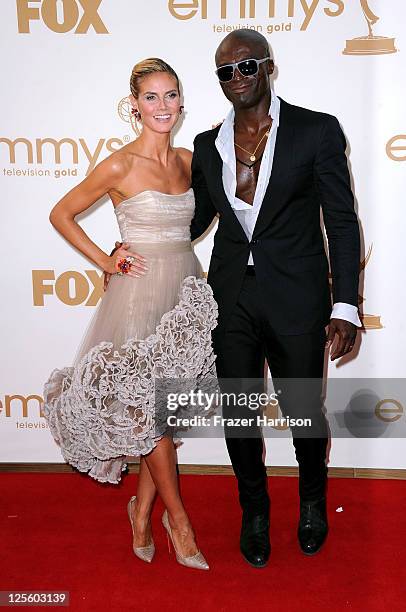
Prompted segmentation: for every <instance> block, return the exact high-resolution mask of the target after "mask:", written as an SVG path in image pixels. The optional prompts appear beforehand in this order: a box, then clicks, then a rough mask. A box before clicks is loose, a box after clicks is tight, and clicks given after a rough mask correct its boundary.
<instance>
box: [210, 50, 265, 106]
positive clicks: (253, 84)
mask: <svg viewBox="0 0 406 612" xmlns="http://www.w3.org/2000/svg"><path fill="white" fill-rule="evenodd" d="M267 55H268V53H267V52H266V51H265V49H263V47H262V45H259V44H258V43H256V42H252V41H248V40H242V39H238V38H235V39H233V38H229V39H227V40H225V41H224V42H223V43H222V44H221V45H220V47H219V48H218V50H217V53H216V66H217V68H219V67H220V66H224V65H226V64H233V63H234V62H241V61H243V60H246V59H251V58H255V59H262V58H264V57H267ZM273 66H274V65H273V61H272V60H268V61H267V62H263V63H262V64H260V65H259V66H258V68H259V69H258V72H257V74H255V75H254V76H248V77H246V76H243V75H242V74H241V73H240V72H239V71H238V69H237V68H236V69H235V71H234V77H233V78H232V80H231V81H227V82H226V83H221V82H220V85H221V88H222V90H223V92H224V95H225V96H226V98H227V99H228V100H230V102H231V103H232V105H233V106H234V108H250V107H252V106H255V105H256V104H258V102H259V101H260V100H261V99H262V98H263V97H264V96H267V95H269V92H270V85H269V78H268V75H269V74H271V73H272V72H273Z"/></svg>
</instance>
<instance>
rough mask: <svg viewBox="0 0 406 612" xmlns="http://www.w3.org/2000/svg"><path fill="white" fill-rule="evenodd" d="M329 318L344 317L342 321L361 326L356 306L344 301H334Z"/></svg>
mask: <svg viewBox="0 0 406 612" xmlns="http://www.w3.org/2000/svg"><path fill="white" fill-rule="evenodd" d="M330 319H344V321H349V322H350V323H353V324H354V325H356V326H357V327H362V323H361V321H360V319H359V316H358V308H357V307H356V306H353V305H352V304H346V303H345V302H336V303H335V304H334V305H333V310H332V312H331V317H330Z"/></svg>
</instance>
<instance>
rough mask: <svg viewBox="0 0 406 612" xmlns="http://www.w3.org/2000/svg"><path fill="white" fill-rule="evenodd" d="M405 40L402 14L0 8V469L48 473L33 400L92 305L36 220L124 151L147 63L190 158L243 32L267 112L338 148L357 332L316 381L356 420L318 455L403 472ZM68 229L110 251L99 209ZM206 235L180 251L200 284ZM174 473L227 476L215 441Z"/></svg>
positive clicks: (343, 5) (72, 260) (186, 452)
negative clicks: (330, 129)
mask: <svg viewBox="0 0 406 612" xmlns="http://www.w3.org/2000/svg"><path fill="white" fill-rule="evenodd" d="M405 24H406V4H405V2H404V1H403V0H390V1H385V2H384V1H379V0H368V1H367V0H169V1H167V0H2V2H1V3H0V31H1V41H2V43H1V44H2V53H1V58H0V62H1V75H2V96H1V99H0V109H1V113H0V121H1V126H0V181H1V234H2V238H1V259H0V262H1V267H2V270H1V272H2V274H1V289H2V298H1V304H0V308H1V318H0V323H1V329H2V333H1V380H0V461H1V462H61V463H62V462H63V458H62V456H61V454H60V451H59V448H58V447H57V446H56V445H55V443H54V441H53V439H52V436H51V434H50V432H49V430H48V428H47V424H46V421H45V419H44V418H43V416H42V414H41V401H42V391H43V384H44V382H45V380H46V379H47V378H48V376H49V374H50V372H51V371H52V370H53V369H54V368H62V367H64V366H69V365H71V362H72V360H73V357H74V355H75V352H76V349H77V346H78V344H79V342H80V340H81V338H82V336H83V333H84V331H85V329H86V326H87V323H88V321H89V320H90V317H91V316H92V314H93V313H94V309H95V308H97V305H98V304H99V301H100V300H101V299H102V296H103V288H102V271H101V270H99V269H97V268H95V266H94V265H93V264H92V263H91V262H89V261H88V260H86V259H85V258H84V257H83V256H82V255H81V254H80V253H79V252H77V251H76V250H74V249H73V248H72V247H71V246H70V245H69V244H68V243H67V242H66V241H65V240H64V239H63V238H62V237H61V236H60V235H59V234H58V233H57V232H56V231H55V230H54V229H53V227H52V226H51V224H50V222H49V219H48V216H49V212H50V210H51V208H52V207H53V206H54V204H55V203H56V202H57V201H58V200H59V199H60V198H61V197H62V195H63V194H64V193H66V192H67V191H68V190H69V189H71V188H72V187H73V186H74V185H75V184H77V183H78V182H79V181H81V180H83V178H84V177H85V176H86V175H87V174H88V173H89V172H91V171H92V169H93V168H94V167H95V166H96V164H97V163H98V162H100V161H101V160H102V159H103V158H104V157H106V156H107V155H109V154H110V153H111V152H112V151H115V150H117V149H119V148H120V147H122V146H123V145H124V144H126V143H128V142H129V141H131V140H133V139H134V138H136V133H135V131H134V126H133V124H132V122H131V119H132V116H131V113H130V106H129V103H128V99H127V96H128V95H129V77H130V73H131V69H132V67H133V65H134V64H135V63H136V62H138V61H139V60H141V59H144V58H146V57H151V56H155V57H161V58H162V59H164V60H166V61H167V62H169V63H170V64H171V65H172V66H173V67H174V68H175V70H176V71H177V72H178V74H179V76H180V79H181V82H182V89H183V98H184V105H185V113H184V115H183V117H182V122H181V125H179V126H178V129H177V131H176V135H175V139H174V144H175V146H184V147H188V148H190V149H191V148H192V147H193V138H194V136H195V135H196V134H197V133H198V132H201V131H204V130H206V129H210V128H211V127H212V126H214V125H215V124H217V123H219V122H220V121H222V119H223V118H224V117H225V115H226V113H227V112H228V109H229V106H228V102H227V100H226V99H225V98H224V96H223V94H222V91H221V89H220V86H219V84H218V82H217V80H216V76H215V73H214V69H215V64H214V53H215V50H216V48H217V46H218V44H219V43H220V41H221V39H222V38H223V37H224V36H225V35H226V34H227V33H228V32H230V31H232V30H234V29H237V28H241V27H248V28H252V29H255V30H257V31H259V32H261V33H262V34H263V35H264V36H266V37H267V39H268V41H269V44H270V48H271V52H272V54H273V57H274V60H275V65H276V68H277V69H276V73H275V78H274V82H273V87H274V89H275V92H276V94H277V95H279V96H281V97H282V98H284V99H285V100H286V101H288V102H290V103H293V104H297V105H300V106H304V107H307V108H311V109H314V110H319V111H324V112H328V113H331V114H333V115H336V116H337V117H338V119H339V121H340V123H341V125H342V127H343V130H344V133H345V135H346V138H347V141H348V149H347V152H348V160H349V167H350V171H351V176H352V179H353V187H354V193H355V197H356V207H357V211H358V214H359V218H360V227H361V234H362V248H363V252H362V261H361V262H360V268H361V283H360V296H359V300H360V304H361V309H362V312H363V323H364V330H363V331H362V332H361V333H360V334H359V339H358V343H357V346H356V350H355V351H354V354H353V355H351V357H350V358H346V359H344V360H341V362H340V363H330V365H329V376H330V378H331V379H343V380H342V388H344V389H345V388H347V387H348V398H344V400H343V401H344V403H346V405H345V406H343V413H345V414H347V416H348V414H349V411H350V412H351V406H352V407H354V406H355V408H354V411H353V414H352V415H351V416H352V419H353V420H352V422H353V423H354V422H357V419H358V422H359V424H360V425H361V426H360V427H350V428H349V429H348V434H347V435H342V436H340V437H338V438H333V439H332V442H331V450H330V465H331V466H347V467H375V468H405V467H406V460H405V453H404V440H403V436H402V429H403V431H404V427H403V428H402V425H403V424H405V422H406V404H405V401H404V396H403V395H402V384H401V383H402V378H403V377H404V376H405V365H404V364H405V358H404V351H405V345H406V336H405V311H404V304H405V301H406V290H405V282H404V268H405V250H404V249H405V247H404V244H405V238H404V235H405V226H406V212H405V198H404V194H405V172H406V116H405V112H404V108H405V106H404V100H405V99H406V86H405V85H406V81H405V77H404V75H405V74H406V71H405V68H406V61H405V58H406V25H405ZM78 221H79V223H80V224H81V226H82V227H83V228H84V230H85V231H86V232H87V233H88V234H89V236H90V237H91V238H92V240H94V241H95V242H96V243H97V244H98V245H99V246H100V247H101V248H102V249H104V250H105V251H110V250H111V248H112V246H113V245H114V241H115V240H117V239H118V238H119V231H118V226H117V223H116V219H115V215H114V212H113V205H112V203H111V201H110V200H109V199H108V198H104V199H102V200H101V201H99V202H97V203H96V204H95V205H94V206H93V207H92V208H91V209H90V210H89V211H87V213H86V214H83V215H81V216H80V218H78ZM214 232H215V227H214V228H213V229H212V231H211V232H210V233H209V234H208V235H207V236H206V237H205V238H204V240H202V241H200V242H199V244H197V245H196V247H195V250H196V253H197V255H198V257H199V259H200V260H201V262H202V265H203V268H204V269H205V270H207V269H208V265H209V260H210V253H211V248H212V242H213V235H214ZM357 381H358V382H357ZM391 381H392V383H393V384H391ZM395 383H396V384H395ZM357 385H358V386H357ZM359 397H362V398H363V400H365V401H364V402H363V403H362V402H361V404H359V403H357V402H355V403H354V398H355V399H356V398H359ZM357 406H358V408H357ZM357 410H358V413H357ZM354 419H355V420H354ZM365 423H367V425H368V427H367V428H366V429H363V427H362V425H363V424H365ZM364 432H365V433H364ZM366 432H367V433H366ZM371 432H372V433H371ZM179 460H180V462H181V463H195V464H228V463H229V459H228V455H227V451H226V447H225V444H224V440H223V439H221V438H218V439H217V438H212V439H188V440H185V443H184V444H183V446H182V447H181V448H180V449H179ZM266 461H267V464H268V465H294V464H295V459H294V453H293V447H292V444H291V441H290V440H289V437H288V435H287V436H285V437H283V436H282V437H278V438H272V439H267V454H266Z"/></svg>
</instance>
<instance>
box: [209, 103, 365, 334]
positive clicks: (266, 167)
mask: <svg viewBox="0 0 406 612" xmlns="http://www.w3.org/2000/svg"><path fill="white" fill-rule="evenodd" d="M279 112H280V100H279V98H278V97H277V96H276V95H275V93H274V92H272V93H271V105H270V107H269V112H268V115H270V116H271V118H272V127H271V130H270V133H269V136H268V138H267V141H266V145H265V149H264V152H263V155H262V159H261V162H260V168H259V174H258V182H257V186H256V189H255V195H254V201H253V203H252V205H251V204H248V203H247V202H244V201H243V200H240V198H238V197H237V196H236V191H237V169H236V158H235V149H234V108H231V110H230V112H229V113H228V115H227V116H226V118H225V120H224V122H223V123H222V125H221V127H220V129H219V133H218V135H217V138H216V142H215V144H216V148H217V150H218V152H219V154H220V157H221V159H222V161H223V186H224V191H225V193H226V196H227V199H228V201H229V203H230V205H231V208H232V209H233V210H234V213H235V215H236V217H237V219H238V221H239V222H240V224H241V226H242V228H243V230H244V232H245V234H246V236H247V238H248V240H249V241H251V238H252V235H253V232H254V228H255V224H256V221H257V217H258V214H259V210H260V208H261V205H262V201H263V199H264V195H265V191H266V188H267V186H268V183H269V179H270V177H271V172H272V164H273V157H274V151H275V142H276V133H277V130H278V125H279ZM271 197H272V194H271ZM253 264H254V260H253V257H252V252H250V255H249V259H248V265H253ZM331 318H336V319H344V320H346V321H350V323H353V324H354V325H356V326H357V327H361V321H360V320H359V317H358V309H357V307H356V306H353V305H352V304H346V303H344V302H336V303H335V304H334V306H333V310H332V312H331Z"/></svg>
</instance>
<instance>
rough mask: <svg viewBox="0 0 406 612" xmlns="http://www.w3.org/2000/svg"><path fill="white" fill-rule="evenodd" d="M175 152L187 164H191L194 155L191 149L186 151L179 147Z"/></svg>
mask: <svg viewBox="0 0 406 612" xmlns="http://www.w3.org/2000/svg"><path fill="white" fill-rule="evenodd" d="M175 151H176V153H177V154H178V155H179V156H180V157H181V158H182V160H183V161H184V162H185V163H187V164H191V162H192V155H193V153H192V151H189V149H185V148H184V147H177V148H176V149H175Z"/></svg>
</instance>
